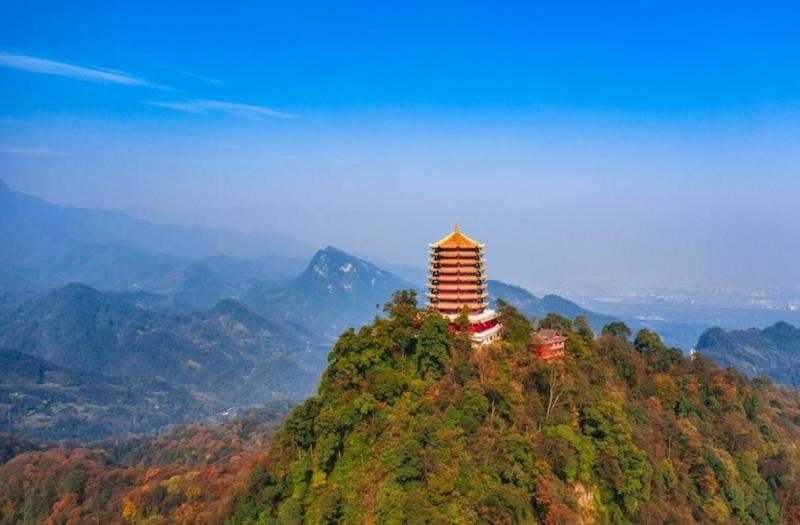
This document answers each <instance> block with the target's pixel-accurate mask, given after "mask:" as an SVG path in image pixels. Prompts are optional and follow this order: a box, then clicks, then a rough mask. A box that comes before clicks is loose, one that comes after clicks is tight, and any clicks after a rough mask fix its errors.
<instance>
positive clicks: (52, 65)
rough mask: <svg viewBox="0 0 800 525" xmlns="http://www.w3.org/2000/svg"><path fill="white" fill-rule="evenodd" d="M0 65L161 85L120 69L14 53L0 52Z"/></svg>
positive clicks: (89, 78)
mask: <svg viewBox="0 0 800 525" xmlns="http://www.w3.org/2000/svg"><path fill="white" fill-rule="evenodd" d="M0 66H4V67H8V68H12V69H19V70H21V71H29V72H31V73H41V74H44V75H58V76H62V77H69V78H74V79H77V80H86V81H90V82H111V83H114V84H124V85H126V86H149V87H162V86H159V85H157V84H153V83H151V82H148V81H147V80H144V79H141V78H137V77H133V76H131V75H128V74H127V73H124V72H122V71H115V70H113V69H105V68H98V67H84V66H76V65H74V64H68V63H66V62H56V61H55V60H47V59H45V58H38V57H33V56H28V55H18V54H14V53H4V52H0Z"/></svg>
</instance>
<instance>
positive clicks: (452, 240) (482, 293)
mask: <svg viewBox="0 0 800 525" xmlns="http://www.w3.org/2000/svg"><path fill="white" fill-rule="evenodd" d="M484 247H485V245H483V244H480V243H478V242H476V241H474V240H472V239H470V238H469V237H467V236H466V235H464V234H463V233H461V230H460V229H459V227H458V225H456V227H455V230H454V231H453V233H451V234H450V235H448V236H447V237H445V238H444V239H442V240H440V241H439V242H435V243H433V244H431V245H430V266H429V267H428V293H427V297H428V303H427V306H428V308H433V309H435V310H438V311H439V313H441V314H442V315H443V316H445V317H446V318H447V319H449V320H450V322H451V325H450V326H451V329H452V330H454V329H455V328H454V325H453V324H452V323H453V321H455V319H456V318H457V317H458V316H459V315H460V314H461V313H462V311H463V310H464V308H465V307H466V308H467V309H468V310H469V333H470V337H471V338H472V341H473V342H474V343H475V344H477V345H485V344H489V343H491V342H492V341H494V340H496V339H497V338H498V337H499V336H500V323H499V321H498V317H499V315H498V314H497V312H495V311H494V310H492V309H490V308H489V307H488V305H487V297H488V295H489V294H488V293H487V291H486V270H485V269H484V263H485V261H484V255H483V249H484Z"/></svg>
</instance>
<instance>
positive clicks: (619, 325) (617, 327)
mask: <svg viewBox="0 0 800 525" xmlns="http://www.w3.org/2000/svg"><path fill="white" fill-rule="evenodd" d="M632 333H633V332H631V329H630V328H629V327H628V325H626V324H625V323H623V322H622V321H614V322H613V323H608V324H607V325H605V326H604V327H603V331H602V334H603V335H610V336H611V337H616V338H618V339H628V338H629V337H630V336H631V334H632Z"/></svg>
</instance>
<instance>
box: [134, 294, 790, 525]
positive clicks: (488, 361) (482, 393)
mask: <svg viewBox="0 0 800 525" xmlns="http://www.w3.org/2000/svg"><path fill="white" fill-rule="evenodd" d="M386 312H387V314H388V318H387V319H378V320H376V322H375V323H374V324H372V325H370V326H366V327H364V328H362V329H361V330H359V331H357V332H356V331H353V330H351V331H348V332H346V333H345V334H344V335H343V336H342V338H341V339H340V340H339V341H338V343H337V344H336V346H335V348H334V350H333V352H332V353H331V355H330V358H329V359H330V366H329V367H328V369H327V370H326V372H325V373H324V376H323V380H322V384H321V386H320V389H319V395H318V396H317V397H314V398H311V399H309V400H307V401H306V402H305V403H304V404H303V405H301V406H298V407H297V408H296V409H295V410H294V411H293V412H292V414H291V415H290V417H289V418H288V419H287V421H286V423H285V425H284V428H283V430H282V431H281V432H280V434H279V435H278V436H276V439H275V440H274V442H273V444H272V446H271V447H270V452H269V454H268V456H267V458H266V459H265V460H264V461H263V462H261V463H259V464H258V465H256V466H255V467H254V468H253V469H252V471H251V472H250V477H249V481H248V482H247V484H246V486H244V487H243V488H241V489H240V492H239V493H238V495H237V496H236V498H235V501H234V503H233V504H232V506H231V508H230V510H229V513H228V517H227V522H228V523H387V524H388V523H535V522H544V523H578V522H592V521H593V522H598V523H653V524H655V523H675V524H678V523H680V524H684V523H714V522H728V523H759V524H762V523H781V522H783V523H792V522H797V521H798V520H800V456H799V455H800V451H798V447H797V444H798V439H799V438H800V396H799V395H798V392H797V391H796V390H791V389H785V388H778V387H775V386H772V385H771V384H770V383H769V381H766V380H758V381H751V380H748V379H747V378H745V377H744V376H742V375H741V374H739V373H738V372H736V371H734V370H721V369H719V368H717V367H716V366H715V365H713V364H712V363H710V362H708V361H706V360H703V359H700V358H698V359H694V360H690V359H688V358H685V357H684V356H683V354H682V352H681V351H680V350H678V349H670V348H667V347H665V346H664V345H663V344H662V343H661V341H660V339H659V338H658V336H657V335H656V334H655V333H652V332H648V331H644V330H643V331H640V332H639V333H638V334H637V335H636V337H635V339H634V340H633V341H629V340H628V337H629V335H630V331H629V330H628V329H627V327H625V326H624V325H622V324H621V323H614V324H611V325H609V326H608V327H607V328H606V330H605V331H604V333H602V334H600V335H599V336H598V337H597V338H595V337H594V334H592V331H591V330H590V329H589V325H588V323H587V322H586V320H585V319H583V318H578V319H576V320H575V322H571V321H569V320H567V319H565V318H563V317H560V316H557V315H549V316H547V317H545V318H544V319H543V320H542V321H541V325H542V326H546V327H551V328H558V329H560V330H562V331H564V332H565V333H566V335H567V337H568V343H567V355H566V358H565V360H564V361H563V364H561V363H544V362H541V361H538V360H537V359H535V358H534V357H533V356H532V355H531V353H529V352H528V351H526V347H525V341H527V337H528V335H529V333H530V326H528V325H527V321H526V320H525V318H524V317H522V316H521V315H519V314H518V313H517V312H516V311H515V310H514V309H513V308H511V307H508V306H505V307H504V308H503V317H504V322H505V325H506V334H505V340H504V341H503V342H502V343H500V344H496V345H493V346H490V347H487V348H483V349H480V350H474V349H472V348H471V347H470V344H469V342H468V340H467V338H466V335H465V334H463V333H462V334H455V335H451V334H450V333H449V332H448V330H447V325H446V323H445V321H444V320H443V319H442V318H441V317H439V316H438V315H437V314H434V313H431V312H425V311H420V310H418V309H417V308H416V304H415V297H414V294H413V293H399V294H397V295H396V296H395V298H394V300H393V302H392V303H390V304H389V305H387V308H386ZM142 517H144V516H142Z"/></svg>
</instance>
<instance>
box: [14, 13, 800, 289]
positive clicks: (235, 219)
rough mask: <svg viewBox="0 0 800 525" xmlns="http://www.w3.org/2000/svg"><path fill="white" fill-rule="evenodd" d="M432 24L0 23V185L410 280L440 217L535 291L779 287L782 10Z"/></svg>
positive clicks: (786, 97)
mask: <svg viewBox="0 0 800 525" xmlns="http://www.w3.org/2000/svg"><path fill="white" fill-rule="evenodd" d="M162 4H168V5H162ZM198 4H199V5H198ZM431 4H433V3H431V2H425V3H422V2H420V3H415V2H402V3H401V2H396V3H395V2H360V3H355V2H337V3H303V2H280V3H278V2H252V3H237V4H236V5H228V6H212V5H210V4H209V5H204V4H203V3H181V2H169V3H168V2H160V3H156V2H137V3H136V4H131V5H130V6H124V5H122V4H121V3H117V2H91V3H89V2H69V3H65V2H52V3H48V2H30V1H29V2H4V3H3V6H2V7H0V15H1V16H0V177H2V178H3V179H4V180H5V181H6V182H7V183H8V184H9V185H10V186H11V187H12V188H15V189H19V190H21V191H26V192H29V193H33V194H37V195H41V196H43V197H45V198H47V199H49V200H53V201H55V202H59V203H63V204H73V205H80V206H97V207H107V208H120V209H125V210H128V211H130V212H132V213H137V214H139V215H141V216H145V217H148V218H152V219H155V220H163V221H169V222H181V223H204V224H212V225H217V226H226V227H234V228H240V229H261V228H263V229H275V230H280V231H284V232H287V233H289V234H291V235H294V236H296V237H299V238H303V239H307V240H309V241H311V242H312V243H315V244H320V245H324V244H335V245H339V246H341V247H342V248H345V249H350V250H354V251H360V252H371V253H375V254H376V255H378V256H380V257H382V258H385V259H389V260H393V261H398V262H407V263H416V264H419V263H420V262H421V259H422V258H424V254H425V251H424V243H426V242H428V241H429V240H431V239H433V238H437V237H438V236H440V234H442V233H444V231H443V230H446V229H447V228H449V227H450V226H451V223H452V222H453V220H454V219H455V218H456V217H458V218H460V219H461V221H462V223H464V227H465V229H466V230H467V231H469V232H472V233H474V234H475V236H477V237H481V238H482V240H485V241H486V242H487V243H488V244H489V245H490V247H494V248H493V249H492V251H490V255H491V257H490V261H491V264H492V265H493V266H492V269H494V274H495V275H498V274H499V275H498V276H500V277H503V278H506V279H509V280H514V281H516V282H519V283H521V284H527V285H530V286H531V287H534V288H535V289H537V290H546V289H547V288H548V287H550V286H573V285H574V286H577V285H597V286H623V285H626V286H634V287H644V286H654V287H671V286H719V285H732V286H740V287H760V286H795V285H796V284H797V283H798V282H800V270H798V268H800V265H799V264H797V262H798V261H797V259H798V257H800V246H798V242H799V241H798V240H797V239H798V237H800V236H797V235H796V232H797V229H798V227H800V211H798V210H797V208H800V206H797V201H798V199H800V173H798V171H800V170H799V169H798V166H800V153H798V152H800V120H799V119H800V36H799V32H798V31H797V28H798V27H800V8H798V7H796V6H793V5H792V4H790V3H783V4H779V3H758V4H757V3H745V2H742V3H737V2H732V3H731V2H728V3H713V2H712V3H703V5H702V6H698V5H697V4H698V3H697V2H692V3H689V2H687V3H681V2H663V3H656V2H637V3H633V2H631V3H623V2H612V3H607V2H603V3H598V2H587V3H574V4H571V5H569V6H567V5H564V4H563V3H523V2H504V3H497V2H495V3H489V2H486V3H477V2H439V3H435V5H431ZM389 234H390V235H389ZM390 239H391V240H390ZM492 257H493V258H494V260H493V261H492V260H491V259H492ZM520 260H523V261H525V263H524V264H520V263H519V261H520ZM492 269H490V271H492Z"/></svg>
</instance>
